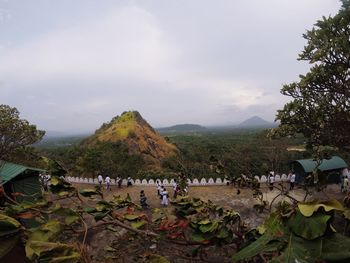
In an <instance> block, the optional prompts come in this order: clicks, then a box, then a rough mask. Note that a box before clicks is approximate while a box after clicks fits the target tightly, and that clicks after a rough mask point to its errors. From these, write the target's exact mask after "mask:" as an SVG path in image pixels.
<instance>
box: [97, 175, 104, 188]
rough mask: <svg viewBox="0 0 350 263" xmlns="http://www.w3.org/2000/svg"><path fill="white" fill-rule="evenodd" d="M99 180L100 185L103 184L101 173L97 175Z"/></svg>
mask: <svg viewBox="0 0 350 263" xmlns="http://www.w3.org/2000/svg"><path fill="white" fill-rule="evenodd" d="M97 181H98V183H99V184H100V186H102V183H103V177H102V175H101V174H99V175H98V176H97Z"/></svg>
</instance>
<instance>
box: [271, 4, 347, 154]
mask: <svg viewBox="0 0 350 263" xmlns="http://www.w3.org/2000/svg"><path fill="white" fill-rule="evenodd" d="M303 37H304V38H305V39H306V40H307V45H306V46H305V47H304V50H303V51H302V53H301V54H300V55H299V60H303V61H309V63H310V64H312V67H311V69H310V71H309V72H308V73H307V74H306V75H300V80H299V81H298V82H294V83H291V84H288V85H284V86H283V88H282V89H281V93H282V94H283V95H286V96H290V97H292V100H291V101H290V102H289V103H287V104H286V105H285V106H284V108H283V109H282V110H279V111H278V113H277V117H276V120H280V122H281V124H280V126H279V127H278V128H277V130H275V131H276V132H277V134H280V135H295V134H298V133H299V134H303V135H304V136H305V137H306V138H307V142H308V146H309V147H310V148H313V147H316V148H319V147H323V146H326V145H328V146H333V147H337V148H339V149H343V150H347V151H349V150H350V148H349V145H350V132H349V131H350V1H349V0H342V7H341V9H340V10H339V12H338V14H336V15H335V16H333V17H331V16H330V17H327V18H326V17H323V18H322V20H319V21H317V23H316V24H315V27H314V28H312V29H311V30H309V31H307V32H306V34H304V35H303Z"/></svg>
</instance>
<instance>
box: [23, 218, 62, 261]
mask: <svg viewBox="0 0 350 263" xmlns="http://www.w3.org/2000/svg"><path fill="white" fill-rule="evenodd" d="M62 229H63V228H62V225H61V223H60V222H58V221H56V220H50V221H48V222H47V223H45V224H43V225H41V226H40V227H38V228H37V229H36V230H34V231H33V232H32V233H31V234H30V235H29V237H28V240H27V243H26V247H25V250H26V254H27V257H31V256H32V255H33V253H34V251H33V250H32V248H31V243H32V242H36V241H40V242H47V241H54V240H55V238H56V237H57V236H58V235H59V234H60V232H61V231H62Z"/></svg>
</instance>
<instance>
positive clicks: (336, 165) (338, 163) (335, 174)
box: [292, 156, 348, 183]
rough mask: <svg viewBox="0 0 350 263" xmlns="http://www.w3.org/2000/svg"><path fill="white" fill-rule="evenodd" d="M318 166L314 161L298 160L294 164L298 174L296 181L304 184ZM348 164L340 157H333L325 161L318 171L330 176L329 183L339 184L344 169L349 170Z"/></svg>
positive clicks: (293, 167)
mask: <svg viewBox="0 0 350 263" xmlns="http://www.w3.org/2000/svg"><path fill="white" fill-rule="evenodd" d="M316 166H317V162H316V161H315V160H313V159H303V160H296V161H294V162H292V169H293V170H294V172H295V174H296V181H297V182H302V181H303V180H304V179H305V177H306V176H307V175H308V174H310V173H312V172H313V171H314V169H315V168H316ZM347 167H348V165H347V164H346V162H345V161H344V160H343V159H342V158H340V157H339V156H333V157H332V158H330V159H323V160H322V161H321V164H320V166H319V167H318V169H319V170H320V171H322V172H324V173H325V174H327V175H328V182H329V183H338V182H339V181H340V175H341V172H342V170H343V169H344V168H347Z"/></svg>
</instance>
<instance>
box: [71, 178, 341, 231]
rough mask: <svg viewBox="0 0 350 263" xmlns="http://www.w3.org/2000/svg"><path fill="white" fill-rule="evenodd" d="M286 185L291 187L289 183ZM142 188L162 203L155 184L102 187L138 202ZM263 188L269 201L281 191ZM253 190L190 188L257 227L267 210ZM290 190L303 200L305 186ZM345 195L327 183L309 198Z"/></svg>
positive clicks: (154, 205) (107, 193) (152, 199)
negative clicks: (261, 207)
mask: <svg viewBox="0 0 350 263" xmlns="http://www.w3.org/2000/svg"><path fill="white" fill-rule="evenodd" d="M75 186H76V187H78V188H90V187H92V186H91V185H86V184H75ZM285 186H286V187H288V185H287V184H286V185H285ZM166 189H167V190H168V192H169V195H170V200H171V197H172V196H173V189H172V187H166ZM141 190H144V191H145V194H146V197H147V202H148V204H149V205H150V207H151V208H159V207H161V204H160V199H159V198H158V195H157V189H156V187H152V186H130V187H126V186H123V187H122V188H118V187H117V186H112V189H111V191H107V190H106V189H105V188H103V193H104V195H105V198H106V199H109V198H112V196H113V195H121V196H122V197H125V196H126V195H127V194H129V195H130V196H131V198H132V200H133V201H134V202H135V203H137V202H138V200H139V195H140V191H141ZM261 190H262V192H263V196H264V200H266V201H268V202H269V203H270V202H271V200H273V198H274V197H275V196H276V195H277V194H278V193H279V190H277V189H274V190H273V191H270V190H269V189H268V187H267V185H266V184H262V185H261ZM252 194H253V191H252V190H250V189H248V188H243V189H242V188H241V189H240V194H237V189H236V188H235V187H233V186H192V187H190V188H189V195H190V196H192V197H197V198H200V199H202V200H204V201H208V200H211V201H212V202H214V203H215V204H218V205H221V206H223V207H225V208H231V209H234V210H235V211H237V212H239V213H240V215H241V217H242V219H243V220H244V221H245V222H246V223H247V224H248V225H249V227H256V226H258V225H260V224H261V223H262V222H263V220H264V218H265V214H258V213H256V212H255V211H254V209H253V205H254V204H255V203H257V201H256V200H255V199H254V198H253V196H252ZM289 194H290V195H291V196H292V197H294V198H295V199H297V200H298V201H302V200H303V199H304V196H305V192H304V190H303V189H300V188H296V189H295V190H293V191H290V192H289ZM344 197H345V194H344V193H341V192H340V186H339V185H328V186H327V188H326V189H325V190H324V191H323V192H314V193H313V194H312V195H311V196H309V197H308V200H314V199H317V200H322V199H327V198H335V199H337V200H342V199H343V198H344ZM280 200H282V198H278V199H277V200H275V203H277V202H278V201H280ZM169 208H171V205H169Z"/></svg>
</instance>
